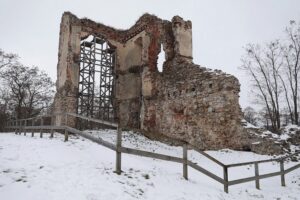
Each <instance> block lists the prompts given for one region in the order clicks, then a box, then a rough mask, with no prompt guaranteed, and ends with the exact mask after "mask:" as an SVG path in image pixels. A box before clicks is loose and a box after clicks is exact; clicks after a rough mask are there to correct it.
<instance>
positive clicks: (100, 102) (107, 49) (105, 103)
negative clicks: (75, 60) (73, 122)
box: [77, 36, 115, 121]
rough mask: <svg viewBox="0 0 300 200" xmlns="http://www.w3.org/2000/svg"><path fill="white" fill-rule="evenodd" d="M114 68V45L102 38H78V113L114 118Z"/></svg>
mask: <svg viewBox="0 0 300 200" xmlns="http://www.w3.org/2000/svg"><path fill="white" fill-rule="evenodd" d="M114 68H115V49H114V48H113V47H112V46H111V45H110V44H109V43H108V42H107V41H106V40H105V39H104V38H101V37H96V36H89V37H88V38H86V39H84V40H82V41H81V45H80V70H79V87H78V88H79V92H78V109H77V112H78V114H80V115H84V116H88V117H93V118H98V119H103V120H108V121H114V119H115V111H114V88H115V81H114V80H115V74H114Z"/></svg>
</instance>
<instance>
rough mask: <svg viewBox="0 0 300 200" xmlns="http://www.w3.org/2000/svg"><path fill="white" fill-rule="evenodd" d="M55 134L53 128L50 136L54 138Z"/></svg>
mask: <svg viewBox="0 0 300 200" xmlns="http://www.w3.org/2000/svg"><path fill="white" fill-rule="evenodd" d="M53 135H54V130H53V129H51V132H50V138H53Z"/></svg>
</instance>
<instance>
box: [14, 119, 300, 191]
mask: <svg viewBox="0 0 300 200" xmlns="http://www.w3.org/2000/svg"><path fill="white" fill-rule="evenodd" d="M62 114H64V115H66V116H73V117H78V118H81V119H84V120H88V121H93V122H96V123H100V124H104V125H108V126H111V127H115V128H118V138H119V140H121V132H120V131H119V130H120V129H119V127H118V124H117V123H113V122H108V121H105V120H99V119H93V118H89V117H85V116H81V115H78V114H75V113H55V114H53V115H47V116H46V117H53V116H57V115H62ZM41 117H42V118H43V117H45V116H38V117H34V118H27V119H20V120H16V122H19V123H16V125H15V126H9V127H8V128H16V130H17V129H19V131H20V132H21V131H22V130H24V132H25V130H26V129H31V130H36V129H38V130H43V129H44V130H46V129H50V130H51V134H52V137H53V130H65V141H67V138H68V133H69V132H70V133H73V134H78V135H80V136H82V137H84V138H86V139H89V140H91V141H93V142H96V143H97V144H100V145H102V146H104V147H107V148H109V149H111V150H113V151H116V152H117V153H119V157H118V159H117V161H118V162H117V166H118V168H117V169H119V170H118V172H117V173H121V153H127V154H132V155H138V156H143V157H149V158H154V159H160V160H165V161H171V162H177V163H182V164H183V165H184V166H183V174H184V178H186V179H187V167H186V166H190V167H192V168H193V169H195V170H197V171H199V172H201V173H203V174H205V175H206V176H208V177H210V178H212V179H214V180H216V181H217V182H219V183H221V184H223V185H224V191H225V192H227V193H228V186H231V185H236V184H240V183H245V182H250V181H255V185H256V188H257V189H259V188H260V185H259V180H260V179H264V178H269V177H274V176H281V185H282V186H285V177H284V175H285V174H287V173H290V172H292V171H294V170H296V169H298V168H300V164H297V165H295V166H292V167H290V168H288V169H284V160H286V159H287V158H291V157H292V156H294V155H298V154H300V152H295V153H293V154H290V155H287V156H283V157H279V158H273V159H266V160H258V161H251V162H243V163H234V164H227V165H226V164H224V163H222V162H221V161H219V160H217V159H216V158H214V157H212V156H210V155H209V154H207V153H205V152H204V151H202V150H200V149H199V148H197V147H196V146H194V145H191V144H188V145H187V144H186V143H184V142H183V145H184V146H183V151H186V152H183V158H180V157H176V156H170V155H165V154H160V153H154V152H149V151H143V150H138V149H133V148H128V147H122V146H121V145H119V146H118V143H117V144H112V143H110V142H107V141H104V140H103V139H101V138H96V137H94V136H92V135H90V134H88V133H85V132H83V131H80V130H78V129H75V128H72V127H69V126H67V125H65V126H47V125H42V126H28V124H27V123H24V124H21V123H20V122H21V121H24V120H25V121H26V120H31V119H36V118H41ZM41 133H42V131H41ZM119 144H121V141H120V143H119ZM187 146H188V147H189V148H190V149H192V150H195V151H196V152H198V153H200V154H201V155H203V156H205V157H206V158H208V159H209V160H211V161H213V162H214V163H216V164H218V165H220V166H221V167H223V175H224V176H223V178H220V177H219V176H217V175H216V174H214V173H212V172H209V171H208V170H206V169H204V168H202V167H201V166H199V165H198V164H197V163H194V162H192V161H190V160H188V158H187ZM184 148H185V149H184ZM266 162H280V171H279V172H272V173H267V174H259V168H258V164H259V163H266ZM251 164H254V165H255V176H251V177H247V178H242V179H236V180H230V181H229V180H228V168H230V167H238V166H244V165H251ZM185 165H186V166H185Z"/></svg>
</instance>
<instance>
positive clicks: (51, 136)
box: [50, 115, 54, 138]
mask: <svg viewBox="0 0 300 200" xmlns="http://www.w3.org/2000/svg"><path fill="white" fill-rule="evenodd" d="M53 119H54V115H52V116H51V126H53V125H54V123H53ZM53 134H54V130H53V127H52V128H51V132H50V138H53Z"/></svg>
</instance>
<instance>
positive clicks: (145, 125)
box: [54, 12, 249, 150]
mask: <svg viewBox="0 0 300 200" xmlns="http://www.w3.org/2000/svg"><path fill="white" fill-rule="evenodd" d="M161 51H164V52H165V61H164V64H163V71H162V72H160V71H158V68H157V60H158V55H159V53H160V52H161ZM56 87H57V93H56V96H55V102H54V112H72V113H78V114H80V115H85V116H89V117H93V118H99V119H103V120H108V121H115V122H118V123H119V125H120V126H121V127H123V128H127V129H132V130H138V131H140V132H141V133H143V134H145V135H146V136H148V137H152V138H156V139H161V140H169V141H172V139H177V140H181V141H185V142H188V143H190V144H193V145H196V146H198V147H199V148H201V149H220V148H232V149H240V150H242V149H245V148H246V149H247V148H249V143H248V142H246V141H247V140H245V139H244V138H245V137H246V136H245V135H246V134H245V130H244V128H243V126H242V125H241V120H242V112H241V109H240V105H239V91H240V84H239V81H238V79H237V78H235V77H234V76H232V75H228V74H226V73H223V72H221V71H219V70H214V71H213V70H210V69H207V68H205V67H202V66H199V65H196V64H194V63H193V54H192V23H191V21H185V20H183V19H182V18H181V17H179V16H175V17H173V19H172V21H168V20H162V19H160V18H158V17H156V16H153V15H149V14H144V15H143V16H142V17H140V19H138V21H137V22H136V23H135V24H134V25H133V26H132V27H131V28H129V29H128V30H118V29H115V28H112V27H109V26H106V25H103V24H100V23H96V22H94V21H91V20H89V19H86V18H83V19H79V18H77V17H76V16H75V15H73V14H71V13H69V12H65V13H64V14H63V16H62V20H61V24H60V38H59V53H58V65H57V83H56ZM63 121H64V119H63V117H59V118H57V119H56V124H57V125H61V124H62V123H63ZM70 123H71V124H72V125H73V126H75V124H76V121H73V122H70Z"/></svg>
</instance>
